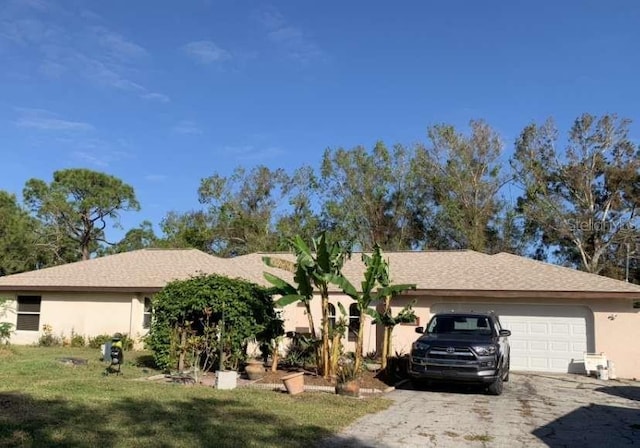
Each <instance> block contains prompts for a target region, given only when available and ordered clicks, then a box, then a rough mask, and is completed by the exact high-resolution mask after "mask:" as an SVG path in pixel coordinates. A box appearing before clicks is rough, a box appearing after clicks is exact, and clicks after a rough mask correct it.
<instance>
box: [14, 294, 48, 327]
mask: <svg viewBox="0 0 640 448" xmlns="http://www.w3.org/2000/svg"><path fill="white" fill-rule="evenodd" d="M41 303H42V298H41V297H40V296H18V322H17V324H16V330H20V331H38V330H39V329H40V304H41Z"/></svg>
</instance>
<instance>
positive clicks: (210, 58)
mask: <svg viewBox="0 0 640 448" xmlns="http://www.w3.org/2000/svg"><path fill="white" fill-rule="evenodd" d="M182 50H183V51H184V52H185V53H186V54H187V55H189V57H191V58H192V59H193V60H195V61H197V62H200V63H202V64H213V63H214V62H222V61H226V60H227V59H230V58H231V54H230V53H229V52H228V51H227V50H225V49H223V48H220V47H219V46H218V45H216V44H215V43H214V42H211V41H210V40H199V41H195V42H189V43H188V44H186V45H184V46H183V47H182Z"/></svg>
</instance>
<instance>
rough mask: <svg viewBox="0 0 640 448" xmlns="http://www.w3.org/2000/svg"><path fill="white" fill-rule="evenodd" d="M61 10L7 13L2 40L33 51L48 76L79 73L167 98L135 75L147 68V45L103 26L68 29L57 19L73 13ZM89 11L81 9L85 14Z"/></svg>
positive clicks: (122, 88) (91, 79)
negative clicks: (29, 14) (20, 14)
mask: <svg viewBox="0 0 640 448" xmlns="http://www.w3.org/2000/svg"><path fill="white" fill-rule="evenodd" d="M58 12H59V13H58V14H54V13H53V12H51V13H48V14H47V16H46V18H47V20H46V21H45V20H44V19H43V20H40V19H39V18H34V17H29V18H27V19H23V18H20V17H17V18H14V19H12V18H11V17H5V19H4V20H0V41H1V40H5V41H8V42H12V43H13V44H14V45H16V46H19V47H24V48H26V49H29V50H32V51H33V52H34V54H35V55H36V56H37V57H38V58H40V61H39V64H38V68H37V73H39V74H40V75H42V76H44V77H47V78H50V79H62V78H65V77H80V78H82V79H84V80H86V81H87V82H90V83H92V84H97V85H100V86H104V87H107V88H111V89H116V90H120V91H122V92H129V93H133V94H136V95H137V96H138V97H140V98H142V99H145V100H154V101H159V102H168V100H169V97H168V96H167V95H165V94H163V93H161V92H156V91H154V90H152V89H149V88H148V87H146V86H144V85H142V84H141V83H140V82H138V81H137V80H136V79H134V77H135V75H137V74H139V73H141V72H142V71H143V70H144V66H143V65H141V64H142V63H143V62H145V61H148V60H149V59H150V55H149V52H148V51H147V50H146V49H145V48H144V47H142V46H141V45H139V44H137V43H135V42H133V41H131V40H129V39H127V38H126V37H125V36H123V35H121V34H119V33H117V32H115V31H113V30H111V29H109V28H107V27H105V26H86V27H80V28H79V29H76V30H73V29H71V30H69V29H65V28H64V27H62V26H60V23H62V22H61V20H62V19H60V21H59V22H56V19H57V18H61V17H65V16H68V15H69V14H71V13H70V12H68V11H63V10H60V11H58ZM85 13H86V11H84V12H81V16H82V15H83V14H85ZM43 17H44V16H43ZM21 51H22V50H21Z"/></svg>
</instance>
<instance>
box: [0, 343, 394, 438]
mask: <svg viewBox="0 0 640 448" xmlns="http://www.w3.org/2000/svg"><path fill="white" fill-rule="evenodd" d="M69 356H73V357H82V358H86V359H88V360H89V363H88V365H86V366H76V367H71V366H67V365H64V364H62V363H60V362H58V360H57V359H58V358H60V357H69ZM125 361H126V362H125V365H124V366H123V372H124V373H125V374H124V376H120V377H116V376H113V375H111V376H103V375H102V372H103V371H104V369H105V364H103V363H102V362H101V361H100V360H99V352H98V351H97V350H91V349H72V348H38V347H13V348H12V349H11V350H7V349H3V348H0V447H4V446H33V447H43V446H67V447H85V446H86V447H106V448H108V447H145V446H153V447H190V446H194V447H195V446H216V447H252V446H254V447H299V446H308V445H312V444H313V442H315V441H317V440H319V439H321V438H323V437H326V436H329V435H331V434H333V433H335V432H336V431H338V430H339V429H340V428H342V427H344V426H346V425H348V424H349V423H351V422H352V421H354V420H355V419H356V418H358V417H360V416H362V415H364V414H367V413H371V412H376V411H379V410H382V409H385V408H386V407H387V406H389V404H390V401H389V400H386V399H383V398H371V399H366V400H354V399H349V398H344V397H339V396H335V395H330V394H326V393H324V394H323V393H305V394H302V395H299V396H294V397H291V396H289V395H286V394H283V393H278V392H271V391H260V390H249V389H236V390H234V391H217V390H215V389H213V388H210V387H200V386H198V387H185V386H180V385H171V384H160V383H153V382H146V381H135V378H140V377H144V376H149V375H151V374H153V373H156V372H153V371H151V370H150V369H149V368H147V367H144V364H145V363H146V362H147V361H148V356H147V357H145V356H144V354H136V353H130V352H126V353H125Z"/></svg>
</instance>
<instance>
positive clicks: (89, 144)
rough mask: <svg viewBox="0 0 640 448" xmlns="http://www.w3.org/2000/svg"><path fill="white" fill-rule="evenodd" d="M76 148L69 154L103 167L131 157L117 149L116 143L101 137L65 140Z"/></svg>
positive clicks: (129, 154) (131, 156)
mask: <svg viewBox="0 0 640 448" xmlns="http://www.w3.org/2000/svg"><path fill="white" fill-rule="evenodd" d="M67 145H68V146H75V147H76V148H77V149H76V150H75V151H72V152H71V155H72V156H73V157H74V158H75V159H78V160H80V161H82V162H84V163H86V164H88V165H93V166H97V167H100V168H105V167H108V166H111V165H112V164H113V163H116V162H120V161H122V160H129V159H131V158H133V157H134V156H133V154H132V153H130V152H127V151H122V150H119V149H117V145H114V144H113V143H111V142H109V141H106V140H102V139H76V140H69V141H67Z"/></svg>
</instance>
